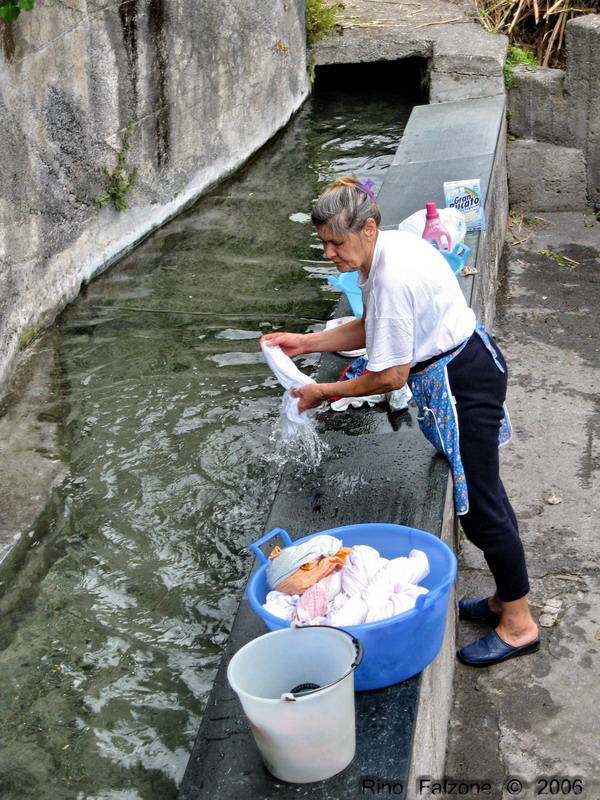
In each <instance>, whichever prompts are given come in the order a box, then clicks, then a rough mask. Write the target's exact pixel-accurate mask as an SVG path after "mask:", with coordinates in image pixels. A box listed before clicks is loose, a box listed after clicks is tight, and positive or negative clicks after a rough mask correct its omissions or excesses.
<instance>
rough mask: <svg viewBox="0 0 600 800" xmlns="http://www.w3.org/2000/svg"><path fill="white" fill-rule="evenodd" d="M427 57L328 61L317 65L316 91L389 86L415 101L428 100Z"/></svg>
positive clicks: (388, 88)
mask: <svg viewBox="0 0 600 800" xmlns="http://www.w3.org/2000/svg"><path fill="white" fill-rule="evenodd" d="M427 63H428V62H427V59H426V58H417V57H415V58H404V59H400V60H398V61H369V62H365V63H362V64H327V65H324V66H321V67H317V68H316V74H315V91H316V92H319V91H332V90H335V89H337V90H339V91H354V90H356V89H358V90H365V89H372V88H374V87H376V88H377V89H378V90H382V89H384V90H386V91H389V92H391V93H392V94H395V95H397V96H398V97H401V98H403V99H405V100H409V101H410V102H412V103H415V104H421V103H427V102H428V101H429V86H428V79H427V76H428V72H427Z"/></svg>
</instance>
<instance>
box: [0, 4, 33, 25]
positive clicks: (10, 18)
mask: <svg viewBox="0 0 600 800" xmlns="http://www.w3.org/2000/svg"><path fill="white" fill-rule="evenodd" d="M34 5H35V0H12V1H11V2H7V1H6V0H3V1H2V0H0V17H1V18H2V19H3V20H4V21H5V22H14V21H15V20H16V18H17V17H18V16H19V14H20V13H21V11H31V9H32V8H33V7H34Z"/></svg>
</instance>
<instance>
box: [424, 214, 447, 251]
mask: <svg viewBox="0 0 600 800" xmlns="http://www.w3.org/2000/svg"><path fill="white" fill-rule="evenodd" d="M425 209H426V212H427V213H426V218H425V227H424V228H423V239H426V240H427V241H428V242H430V243H431V244H432V245H433V246H434V247H436V248H437V249H438V250H445V251H446V252H447V253H449V252H451V250H452V239H451V238H450V234H449V233H448V231H447V230H446V228H445V227H444V226H443V225H442V222H441V220H440V215H439V214H438V211H437V208H436V205H435V203H425Z"/></svg>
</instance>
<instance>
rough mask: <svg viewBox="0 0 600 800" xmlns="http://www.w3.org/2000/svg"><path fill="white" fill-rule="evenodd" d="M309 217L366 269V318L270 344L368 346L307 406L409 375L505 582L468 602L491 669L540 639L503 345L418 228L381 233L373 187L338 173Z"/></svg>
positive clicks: (389, 386)
mask: <svg viewBox="0 0 600 800" xmlns="http://www.w3.org/2000/svg"><path fill="white" fill-rule="evenodd" d="M311 216H312V221H313V223H314V224H315V226H316V229H317V235H318V237H319V239H320V240H321V242H322V243H323V251H324V253H325V256H326V257H327V258H329V259H330V260H331V261H333V263H334V264H335V265H336V267H337V268H338V270H339V271H340V272H351V271H354V270H358V271H359V273H360V275H359V279H358V284H359V286H360V288H361V291H362V295H363V304H364V307H365V312H364V316H363V318H362V319H355V320H353V321H352V322H349V323H347V324H346V325H341V326H339V327H337V328H333V329H331V330H327V331H318V332H315V333H306V334H299V333H284V332H279V333H271V334H267V335H266V336H264V337H263V339H262V340H261V341H267V342H268V343H269V344H270V345H279V346H280V347H281V349H282V350H283V352H284V353H286V354H287V355H288V356H297V355H300V354H301V353H313V352H325V351H339V350H356V349H359V348H362V347H366V348H367V353H368V359H369V361H368V371H367V372H365V373H363V374H362V375H360V376H358V377H356V378H352V379H350V380H345V381H338V382H336V383H315V384H308V385H306V386H302V387H299V388H298V389H295V390H294V391H293V394H294V395H295V396H297V397H298V398H299V410H300V411H303V410H306V409H309V408H314V407H316V406H318V405H320V404H321V403H322V402H323V401H324V400H326V399H327V398H329V397H358V396H363V395H370V394H380V393H383V392H389V391H392V390H394V389H399V388H400V387H402V386H403V385H404V384H405V383H408V385H409V386H410V388H411V390H412V392H413V395H414V398H415V401H416V403H417V406H418V409H419V424H420V426H421V429H422V430H423V432H424V434H425V435H426V436H427V438H428V439H429V440H430V441H431V442H432V444H434V446H435V447H436V449H437V450H438V451H439V452H442V453H444V454H445V455H446V456H447V458H448V460H449V462H450V467H451V470H452V476H453V483H454V501H455V507H456V511H457V513H458V514H459V515H460V517H461V523H462V527H463V530H464V531H465V533H466V535H467V537H468V538H469V539H470V541H472V542H473V543H474V544H475V545H476V546H477V547H479V548H480V549H481V550H482V551H483V554H484V557H485V559H486V561H487V563H488V566H489V568H490V570H491V572H492V575H493V577H494V580H495V583H496V591H495V592H494V594H493V595H491V596H490V597H487V598H482V599H469V598H464V599H463V600H461V601H460V603H459V613H460V616H461V617H462V618H463V619H471V620H476V621H478V622H482V623H490V624H492V625H493V626H494V628H495V630H492V631H490V632H489V633H488V634H487V635H486V636H484V637H483V638H482V639H479V640H477V641H475V642H473V643H472V644H470V645H467V646H466V647H463V648H462V650H460V651H459V653H458V656H459V658H460V659H461V661H463V662H464V663H466V664H470V665H473V666H487V665H490V664H495V663H497V662H500V661H504V660H506V659H508V658H514V657H515V656H520V655H525V654H526V653H531V652H534V651H535V650H537V649H538V647H539V638H538V629H537V625H536V623H535V622H534V620H533V618H532V616H531V613H530V611H529V606H528V603H527V594H528V592H529V582H528V578H527V569H526V566H525V557H524V552H523V546H522V543H521V540H520V537H519V529H518V525H517V520H516V517H515V514H514V511H513V509H512V507H511V505H510V502H509V500H508V498H507V496H506V492H505V491H504V487H503V485H502V482H501V480H500V475H499V458H498V446H499V442H501V441H502V440H507V439H508V438H509V433H508V424H507V420H506V418H505V414H504V399H505V395H506V365H505V363H504V359H503V357H502V354H501V352H500V350H499V349H498V347H497V345H496V344H495V343H494V342H493V341H492V340H491V338H490V337H489V335H488V334H487V332H486V331H485V329H484V328H483V327H482V326H481V325H479V324H478V323H477V321H476V319H475V315H474V313H473V311H472V310H471V309H470V308H469V306H468V305H467V303H466V301H465V299H464V297H463V294H462V292H461V290H460V287H459V285H458V282H457V281H456V279H455V278H454V276H453V274H452V271H451V269H450V267H449V266H448V264H447V263H446V260H445V259H444V257H443V256H442V255H440V253H438V252H437V251H436V250H435V249H434V248H433V247H432V246H431V245H430V244H429V243H427V242H425V241H424V240H423V239H420V238H419V237H417V236H414V235H413V234H410V233H405V232H402V231H380V230H379V228H378V225H379V222H380V220H381V216H380V213H379V209H378V207H377V203H376V202H375V198H374V196H373V194H372V192H371V190H370V189H369V187H368V186H366V185H364V184H361V183H359V182H358V181H357V180H356V179H355V178H351V177H348V176H343V177H341V178H338V179H337V180H335V181H334V182H333V183H332V184H331V186H329V187H328V188H327V189H326V190H325V192H324V193H323V194H322V195H321V197H320V198H319V199H318V201H317V203H316V205H315V206H314V208H313V211H312V215H311Z"/></svg>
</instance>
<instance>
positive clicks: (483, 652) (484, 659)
mask: <svg viewBox="0 0 600 800" xmlns="http://www.w3.org/2000/svg"><path fill="white" fill-rule="evenodd" d="M539 647H540V640H539V637H538V638H537V639H534V640H533V642H529V644H524V645H521V647H513V646H512V645H510V644H506V642H504V641H503V640H502V639H501V638H500V637H499V636H498V634H497V633H496V631H490V632H489V633H488V634H487V636H484V637H483V639H478V640H477V641H476V642H473V643H472V644H468V645H467V646H466V647H463V648H462V650H459V651H458V657H459V658H460V660H461V661H462V662H463V664H468V665H469V666H470V667H489V666H490V665H491V664H499V663H500V662H501V661H506V660H507V659H508V658H515V657H516V656H526V655H527V654H528V653H535V651H536V650H539Z"/></svg>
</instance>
